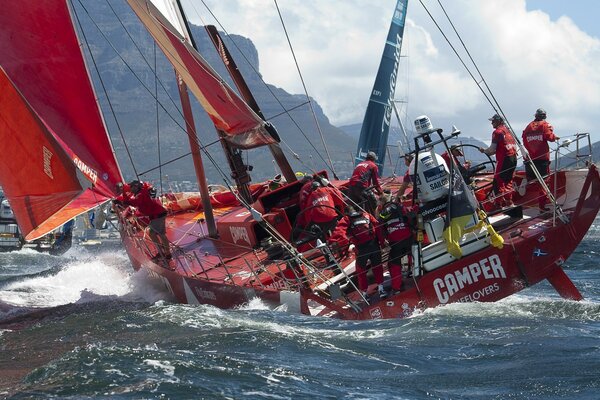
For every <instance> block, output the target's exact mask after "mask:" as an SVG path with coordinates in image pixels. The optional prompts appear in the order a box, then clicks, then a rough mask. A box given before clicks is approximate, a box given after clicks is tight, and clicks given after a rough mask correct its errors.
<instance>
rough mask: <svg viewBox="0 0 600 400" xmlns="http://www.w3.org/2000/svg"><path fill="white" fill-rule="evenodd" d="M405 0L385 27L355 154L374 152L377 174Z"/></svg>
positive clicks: (382, 155)
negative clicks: (376, 68)
mask: <svg viewBox="0 0 600 400" xmlns="http://www.w3.org/2000/svg"><path fill="white" fill-rule="evenodd" d="M407 3H408V0H398V2H397V3H396V8H395V10H394V16H393V17H392V23H391V25H390V29H389V31H388V35H387V40H386V43H385V48H384V49H383V56H382V57H381V62H380V64H379V70H378V72H377V77H376V78H375V84H374V85H373V90H372V91H371V97H370V99H369V104H368V105H367V111H366V112H365V118H364V119H363V124H362V128H361V131H360V138H359V140H358V147H357V150H356V157H355V158H354V163H355V164H358V163H359V162H361V161H363V160H364V159H365V158H366V156H367V152H369V151H374V152H375V153H376V154H377V157H378V160H377V166H378V167H379V174H381V173H382V172H383V164H384V161H385V155H386V147H387V140H388V134H389V131H390V120H391V117H392V104H393V101H394V91H395V89H396V78H397V75H398V65H399V64H400V50H401V48H402V37H403V35H404V21H405V20H406V6H407Z"/></svg>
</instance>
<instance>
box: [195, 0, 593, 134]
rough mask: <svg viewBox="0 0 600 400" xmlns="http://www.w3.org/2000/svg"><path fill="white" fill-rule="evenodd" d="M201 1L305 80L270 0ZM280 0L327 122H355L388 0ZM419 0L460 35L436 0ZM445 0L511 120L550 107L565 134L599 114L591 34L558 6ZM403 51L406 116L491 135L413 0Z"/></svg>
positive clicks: (273, 62) (266, 63) (287, 85)
mask: <svg viewBox="0 0 600 400" xmlns="http://www.w3.org/2000/svg"><path fill="white" fill-rule="evenodd" d="M205 1H206V3H207V4H208V5H209V7H211V10H212V11H213V12H214V14H215V15H217V16H218V18H219V20H220V21H221V22H222V23H223V25H224V27H225V28H226V29H227V30H228V31H229V32H230V33H237V34H241V35H244V36H247V37H249V38H251V39H252V41H253V42H254V43H255V45H256V46H257V48H258V52H259V57H260V64H261V65H260V70H261V72H262V74H263V76H264V77H265V80H266V81H267V82H269V83H272V84H275V85H277V86H279V87H282V88H284V89H285V90H287V91H289V92H293V93H302V92H303V89H302V86H301V82H300V79H299V77H298V74H297V71H296V67H295V65H294V63H293V59H292V56H291V54H290V51H289V48H288V45H287V42H286V38H285V35H284V33H283V30H282V27H281V23H280V21H279V17H278V15H277V12H276V9H275V6H274V3H273V1H272V0H205ZM277 3H278V5H279V8H280V10H281V12H282V15H283V18H284V21H285V23H286V28H287V30H288V33H289V36H290V40H291V42H292V45H293V47H294V50H295V52H296V57H297V59H298V62H299V65H300V68H301V71H302V74H303V76H304V79H305V83H306V85H307V88H308V90H309V94H310V95H311V96H313V97H314V98H316V99H317V101H318V102H319V104H320V105H321V106H322V107H323V109H324V111H325V113H326V114H327V115H328V116H329V118H330V120H331V121H332V122H333V123H334V124H338V125H341V124H347V123H355V122H360V121H361V120H362V117H363V114H364V109H365V106H366V103H367V100H368V96H369V93H370V91H371V88H372V85H373V82H374V78H375V73H376V70H377V66H378V64H379V59H380V57H381V52H382V49H383V43H384V40H385V37H386V34H387V30H388V28H389V23H390V19H391V13H392V11H393V9H394V5H395V0H386V1H383V0H381V1H376V2H373V1H370V0H344V1H341V0H339V1H324V0H278V2H277ZM424 3H425V4H426V5H427V6H428V7H430V9H431V12H432V14H434V16H435V18H436V20H437V21H438V22H439V23H440V25H441V26H442V27H443V29H444V32H445V33H446V34H447V35H448V36H450V37H451V38H452V41H453V43H455V45H457V46H459V43H458V41H457V40H456V37H455V36H454V34H453V33H452V30H451V27H450V26H449V24H448V23H447V21H446V20H445V17H444V16H443V14H442V13H441V11H440V9H439V6H438V4H437V2H434V1H424ZM443 4H444V6H445V7H446V11H447V12H448V14H449V15H450V17H451V18H452V22H453V23H454V25H455V26H456V27H457V29H458V31H459V32H460V34H461V37H462V38H463V40H464V41H465V43H466V45H467V47H468V49H469V51H470V53H471V55H472V56H473V57H474V59H475V61H476V62H477V63H478V66H479V68H480V70H481V71H482V73H483V75H484V78H485V79H486V81H487V83H488V84H489V85H490V87H491V88H492V90H493V92H494V95H495V97H496V98H497V99H498V101H499V102H500V105H501V107H502V108H503V110H504V111H505V113H506V114H507V116H508V118H509V120H511V122H512V124H513V127H514V128H515V130H516V131H517V132H520V130H522V128H523V127H524V125H525V124H526V123H527V122H528V121H529V120H530V119H531V118H532V115H533V113H534V111H535V109H536V108H538V107H544V108H546V110H547V112H548V119H549V120H550V121H551V122H552V123H553V124H554V126H555V130H556V132H557V133H559V134H560V135H562V136H566V135H569V134H574V133H575V131H585V130H591V129H593V128H594V127H595V126H596V125H598V124H600V117H599V116H598V115H597V114H598V113H597V110H598V108H599V107H600V74H598V73H597V72H596V70H597V65H598V64H599V63H600V40H599V39H597V38H594V37H591V36H590V35H588V34H586V33H585V32H583V31H582V30H580V29H579V28H578V27H577V26H576V25H575V23H574V22H573V21H572V20H571V19H570V18H568V17H566V16H564V17H561V18H559V19H557V20H551V19H550V17H549V16H548V15H547V14H545V13H544V12H542V11H539V10H536V11H529V12H528V11H527V10H526V7H525V0H504V1H501V2H498V1H494V2H492V1H475V0H452V1H446V2H443ZM599 7H600V5H599ZM186 9H189V7H188V6H186ZM196 9H197V10H198V11H200V12H202V13H203V14H206V12H205V11H206V10H203V9H202V10H201V9H200V8H199V6H198V5H196ZM590 12H591V11H590ZM188 13H189V14H190V15H189V16H190V17H191V18H192V19H194V15H195V13H194V12H193V11H192V12H190V11H188ZM196 22H198V19H197V18H196ZM210 22H212V23H214V21H210ZM403 53H404V54H407V55H408V56H409V57H408V58H407V59H406V60H407V64H406V65H404V66H401V70H402V71H401V72H403V73H405V74H406V73H407V74H408V78H407V77H401V78H399V81H398V85H397V92H396V98H403V99H407V100H408V101H409V106H408V115H409V117H410V118H414V117H415V116H417V115H420V114H428V115H430V117H431V118H432V120H434V121H435V120H440V121H444V122H446V121H452V123H456V124H457V125H459V126H460V127H462V128H463V131H465V128H467V129H466V132H467V134H468V135H473V136H479V137H487V136H489V133H490V126H489V122H488V121H487V118H488V117H489V116H490V115H491V114H492V113H493V110H492V108H491V106H490V105H489V104H488V103H487V102H486V100H485V98H484V97H483V96H482V94H481V93H480V91H479V89H478V88H477V86H476V84H475V83H474V81H473V80H472V79H471V78H470V77H469V75H468V74H467V73H466V71H465V69H464V68H463V67H462V65H461V64H460V62H459V61H458V60H457V58H456V56H455V55H454V54H453V52H452V50H451V49H450V48H449V46H448V45H447V43H446V42H445V40H444V39H443V37H442V36H441V35H440V34H439V32H438V30H437V28H436V27H435V25H434V24H433V23H432V21H431V19H430V18H429V17H428V15H427V14H426V13H425V11H424V10H423V7H422V6H421V4H420V3H419V2H418V1H410V2H409V6H408V19H407V24H406V31H405V42H404V49H403ZM461 54H464V52H463V51H462V50H461ZM598 139H600V134H597V136H596V137H595V140H598Z"/></svg>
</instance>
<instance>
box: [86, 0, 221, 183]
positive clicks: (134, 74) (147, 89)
mask: <svg viewBox="0 0 600 400" xmlns="http://www.w3.org/2000/svg"><path fill="white" fill-rule="evenodd" d="M78 1H79V4H80V5H81V7H82V8H83V10H84V11H85V12H86V14H87V15H88V17H89V18H90V21H91V22H92V24H93V25H94V26H95V27H96V29H97V30H98V32H100V34H101V35H102V37H103V38H104V40H106V42H107V43H108V45H109V46H110V47H111V48H112V49H113V51H114V52H115V54H116V55H117V56H118V57H119V58H120V59H121V61H122V62H123V64H124V65H125V66H126V67H127V68H128V69H129V71H130V72H131V73H132V74H133V76H134V77H135V78H136V79H137V81H138V82H139V83H140V84H141V86H142V87H143V88H144V89H145V90H146V91H147V92H148V93H149V94H150V96H152V97H154V96H153V94H152V91H151V90H150V89H149V88H148V87H147V86H146V85H145V84H144V82H142V80H141V79H140V77H139V76H138V74H136V73H135V71H133V69H132V68H131V66H130V65H129V63H127V61H125V59H124V58H123V57H122V56H121V54H120V53H119V52H118V50H117V49H116V48H115V46H114V45H113V44H112V42H111V41H110V40H109V39H108V37H107V36H106V35H105V34H104V32H103V31H102V29H100V27H99V26H98V24H97V23H96V22H95V21H94V19H93V18H92V17H91V15H90V13H89V12H88V10H87V9H86V8H85V6H83V4H81V0H78ZM109 5H110V4H109ZM113 12H114V10H113ZM115 15H116V16H117V19H118V20H119V21H120V18H119V17H118V15H117V14H116V13H115ZM121 25H123V24H122V23H121ZM125 30H126V31H127V29H125ZM129 37H130V39H131V40H132V41H133V38H131V36H129ZM134 44H135V42H134ZM136 48H137V49H138V51H139V52H140V54H142V53H141V50H140V49H139V47H137V46H136ZM142 58H143V59H144V61H145V62H146V64H147V65H148V66H150V64H149V63H148V61H147V60H146V58H145V57H144V56H143V54H142ZM95 67H96V70H97V71H98V74H99V70H98V67H97V65H96V66H95ZM150 69H152V68H151V67H150ZM153 73H154V74H155V75H156V72H155V71H153ZM159 81H160V79H159ZM161 86H162V87H163V89H164V90H165V92H166V93H167V96H168V97H169V98H170V99H171V101H172V102H173V104H175V103H174V101H173V99H172V98H171V97H170V96H169V94H168V92H167V91H166V89H165V88H164V86H163V85H161ZM155 100H157V101H158V99H156V98H155ZM158 104H159V105H160V106H161V108H162V109H163V111H165V113H167V115H168V116H169V117H171V120H172V121H173V122H174V123H175V124H176V125H177V126H178V127H179V128H180V129H181V131H182V132H184V134H185V135H188V136H189V135H190V133H188V132H187V130H186V129H184V128H183V126H182V125H181V124H180V123H179V122H178V121H177V120H175V118H173V116H172V115H171V113H170V112H169V111H168V110H167V109H166V107H165V106H164V105H163V104H162V103H161V102H160V101H158ZM175 108H176V109H177V110H178V111H179V112H180V114H181V111H180V110H179V108H177V106H176V105H175ZM113 116H114V117H115V119H116V114H115V113H114V110H113ZM192 140H195V141H196V142H197V143H198V144H200V142H199V140H198V138H197V137H195V138H193V139H192ZM201 150H202V151H203V152H204V154H205V155H206V157H207V158H208V159H209V160H210V162H211V163H212V164H213V166H214V167H215V169H216V170H217V172H218V173H219V174H220V175H221V178H222V179H223V181H225V182H228V177H227V174H225V172H223V170H222V168H221V167H220V166H219V164H218V163H217V162H216V160H215V159H214V158H213V157H212V156H211V155H210V153H208V151H207V150H206V149H204V148H202V147H201ZM133 168H134V171H135V166H133ZM136 175H137V172H136Z"/></svg>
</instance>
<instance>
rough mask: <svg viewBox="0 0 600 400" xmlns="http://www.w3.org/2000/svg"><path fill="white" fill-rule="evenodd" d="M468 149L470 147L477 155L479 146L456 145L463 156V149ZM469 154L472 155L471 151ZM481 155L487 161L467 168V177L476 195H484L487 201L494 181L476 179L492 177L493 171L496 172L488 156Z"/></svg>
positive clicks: (494, 164) (494, 163) (493, 163)
mask: <svg viewBox="0 0 600 400" xmlns="http://www.w3.org/2000/svg"><path fill="white" fill-rule="evenodd" d="M470 147H472V148H473V149H475V150H476V151H477V152H478V153H479V146H476V145H474V144H468V143H467V144H460V145H457V148H459V149H460V150H461V151H462V153H463V154H465V152H464V151H463V149H466V148H470ZM469 153H473V151H472V150H471V151H469ZM481 154H483V155H485V157H486V158H487V160H485V161H483V162H480V163H478V164H475V165H472V166H470V167H469V168H467V176H468V177H469V178H470V179H469V180H471V181H472V187H473V190H474V191H475V192H476V193H485V198H486V199H487V198H488V197H489V196H490V195H491V193H492V190H491V188H492V186H493V185H494V181H493V179H489V180H488V179H485V180H483V179H477V178H478V177H484V176H487V177H490V176H493V174H494V171H495V170H496V162H495V161H494V160H493V159H492V157H490V156H489V155H488V154H485V153H481Z"/></svg>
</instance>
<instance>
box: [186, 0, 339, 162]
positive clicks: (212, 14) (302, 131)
mask: <svg viewBox="0 0 600 400" xmlns="http://www.w3.org/2000/svg"><path fill="white" fill-rule="evenodd" d="M202 4H204V7H205V8H206V9H207V11H208V12H209V13H210V15H211V16H212V17H213V18H214V20H215V21H216V22H217V24H218V25H219V27H220V28H221V30H222V31H223V32H224V33H225V35H226V36H227V37H228V38H229V39H230V40H231V42H232V43H233V45H234V46H235V48H236V49H237V50H238V52H239V53H240V54H241V55H242V57H243V58H244V60H245V61H246V63H247V65H248V66H250V68H251V69H252V70H253V71H254V73H255V74H256V76H257V77H258V78H259V79H260V81H261V82H262V84H263V85H264V86H265V88H266V89H267V90H268V91H269V93H271V96H273V98H274V99H275V101H276V102H277V103H278V104H279V106H280V107H281V108H282V109H283V110H284V111H283V112H281V113H278V114H275V115H273V116H271V117H267V118H266V120H267V121H271V120H273V119H275V118H277V117H279V116H281V115H284V114H285V115H287V116H288V118H289V119H290V120H291V121H292V123H293V124H294V125H295V126H296V128H297V129H298V131H299V132H300V133H301V134H302V136H304V138H305V139H306V141H307V142H308V143H309V145H310V146H311V147H312V149H313V150H314V151H315V153H316V154H317V155H318V156H319V158H320V159H321V161H323V163H324V164H325V165H327V161H326V160H325V158H324V157H323V155H322V154H321V152H320V151H319V150H318V149H317V148H316V146H315V145H314V144H313V143H312V141H311V140H310V139H309V138H308V135H307V134H306V132H304V130H303V129H302V127H301V126H300V124H299V123H298V121H296V119H294V117H293V116H292V115H291V114H290V112H291V111H293V110H295V109H297V108H300V107H302V106H305V105H306V104H308V105H309V106H310V103H311V101H310V98H309V99H308V100H307V101H304V102H302V103H300V104H298V105H296V106H294V107H292V108H289V109H288V108H286V107H285V105H284V104H283V103H282V102H281V100H280V99H279V97H277V95H276V94H275V92H274V91H273V90H272V89H271V87H270V86H269V85H268V84H267V83H266V82H265V80H264V79H263V77H262V75H261V74H260V72H259V71H258V70H257V69H256V68H255V67H254V65H253V64H252V63H251V62H250V60H249V59H248V57H246V54H245V53H244V52H243V51H242V50H241V49H240V47H239V46H238V45H237V43H236V41H235V40H233V37H232V36H231V35H230V34H229V32H228V31H227V29H225V27H224V26H223V24H222V23H221V21H220V20H219V18H217V16H216V15H215V14H214V13H213V12H212V10H211V9H210V7H209V6H208V5H207V4H206V2H205V1H204V0H202ZM191 6H192V8H193V9H194V12H195V13H196V15H197V16H198V18H200V20H201V21H202V23H204V24H205V25H206V22H205V21H204V19H203V18H202V16H201V15H200V13H199V12H198V10H197V9H196V6H195V5H194V4H193V3H191ZM307 97H308V96H307ZM282 142H283V143H284V144H285V145H286V147H287V149H288V151H290V152H291V153H292V154H293V155H294V156H295V157H298V155H297V154H296V153H295V152H294V150H293V149H292V148H291V146H289V144H287V142H286V141H285V140H283V139H282ZM296 159H297V158H296ZM332 172H333V171H332Z"/></svg>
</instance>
